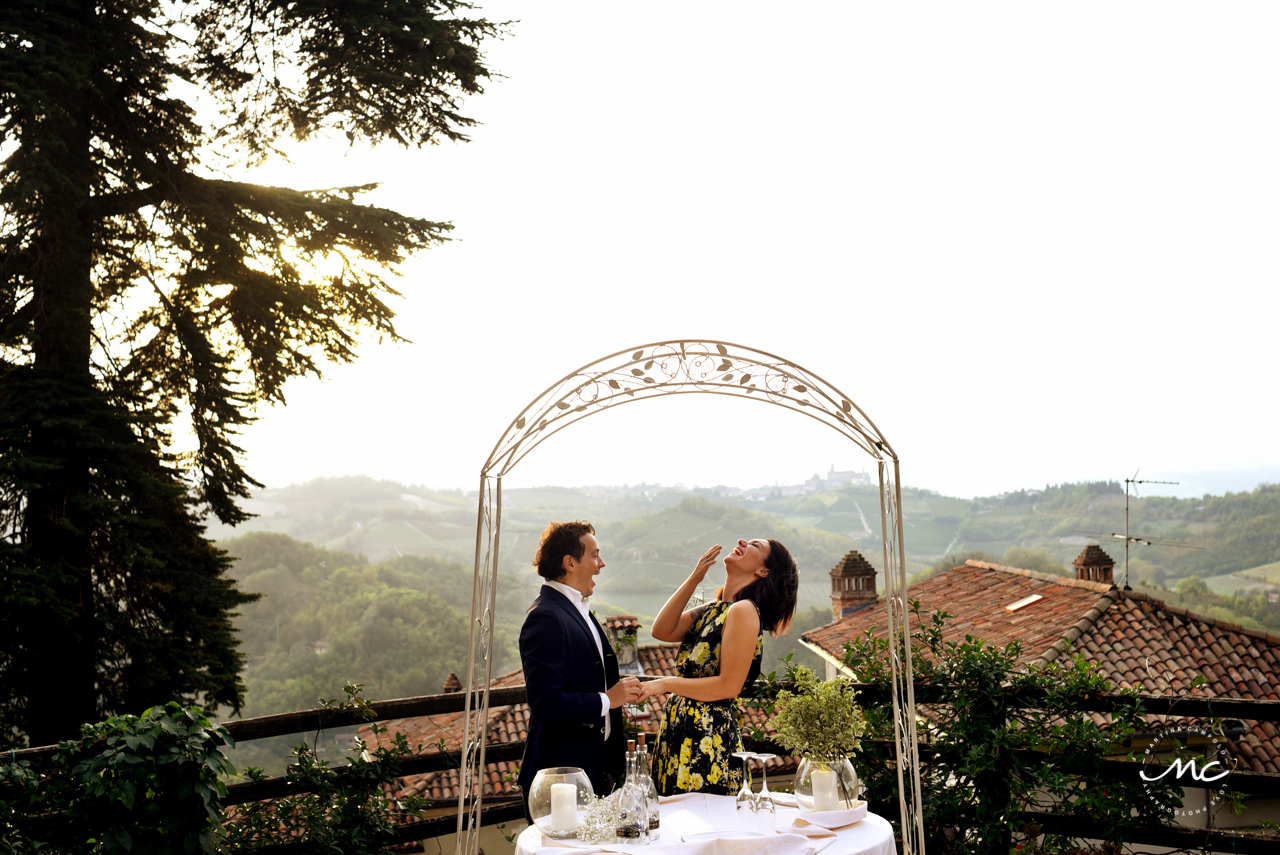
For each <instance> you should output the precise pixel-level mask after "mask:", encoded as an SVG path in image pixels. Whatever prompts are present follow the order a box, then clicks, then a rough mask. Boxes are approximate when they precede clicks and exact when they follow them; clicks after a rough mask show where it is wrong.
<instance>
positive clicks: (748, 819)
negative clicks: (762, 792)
mask: <svg viewBox="0 0 1280 855" xmlns="http://www.w3.org/2000/svg"><path fill="white" fill-rule="evenodd" d="M733 756H734V757H737V758H738V759H739V760H741V761H742V786H741V787H740V788H739V789H738V796H737V799H736V800H735V801H734V813H735V815H736V816H737V818H738V827H739V828H741V829H742V830H743V831H755V825H756V816H755V814H756V796H755V793H753V792H751V766H750V764H748V763H747V760H749V759H750V758H752V757H754V756H755V755H754V754H752V753H751V752H750V751H735V752H733Z"/></svg>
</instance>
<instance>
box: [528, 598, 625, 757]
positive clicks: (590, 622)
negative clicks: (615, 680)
mask: <svg viewBox="0 0 1280 855" xmlns="http://www.w3.org/2000/svg"><path fill="white" fill-rule="evenodd" d="M542 584H543V585H544V586H545V587H548V588H551V589H553V590H556V591H559V592H560V593H562V594H564V595H565V597H566V598H567V599H568V600H569V602H571V603H573V607H574V608H575V609H577V610H578V614H580V615H582V622H583V623H584V624H585V625H586V627H587V634H588V635H590V636H591V640H592V641H594V642H595V643H596V653H598V654H599V655H600V667H601V669H603V668H604V647H602V646H601V644H600V633H599V632H597V631H596V627H595V620H594V619H593V618H592V617H591V598H590V597H584V596H582V592H581V591H579V590H578V589H577V588H571V587H569V586H568V585H566V584H565V583H564V582H553V581H551V580H550V579H543V580H542ZM600 715H602V716H604V738H605V739H608V738H609V734H610V732H611V731H612V730H613V725H612V723H611V722H610V721H609V696H608V695H606V694H605V693H604V692H601V693H600Z"/></svg>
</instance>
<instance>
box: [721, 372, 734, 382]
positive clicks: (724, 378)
mask: <svg viewBox="0 0 1280 855" xmlns="http://www.w3.org/2000/svg"><path fill="white" fill-rule="evenodd" d="M720 379H721V380H723V381H724V382H726V383H728V382H729V381H730V380H732V379H733V375H732V374H726V375H724V376H723V377H721V378H720Z"/></svg>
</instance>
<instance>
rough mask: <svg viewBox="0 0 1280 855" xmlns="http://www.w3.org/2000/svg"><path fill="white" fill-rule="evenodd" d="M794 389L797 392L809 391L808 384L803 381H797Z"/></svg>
mask: <svg viewBox="0 0 1280 855" xmlns="http://www.w3.org/2000/svg"><path fill="white" fill-rule="evenodd" d="M796 391H797V392H808V391H809V387H808V386H805V385H804V384H803V383H797V384H796Z"/></svg>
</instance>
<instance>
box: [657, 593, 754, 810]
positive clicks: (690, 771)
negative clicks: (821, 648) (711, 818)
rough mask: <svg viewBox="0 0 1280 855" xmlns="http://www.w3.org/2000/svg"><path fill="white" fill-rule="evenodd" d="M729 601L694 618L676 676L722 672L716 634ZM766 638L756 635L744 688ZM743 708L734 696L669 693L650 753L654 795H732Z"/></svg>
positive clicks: (738, 778)
mask: <svg viewBox="0 0 1280 855" xmlns="http://www.w3.org/2000/svg"><path fill="white" fill-rule="evenodd" d="M730 605H732V603H723V602H714V603H711V604H709V605H708V606H706V607H705V608H704V609H703V610H702V612H701V614H699V615H698V617H697V618H696V619H695V620H694V622H693V626H692V627H690V628H689V632H688V633H686V634H685V637H684V641H683V642H681V644H680V654H679V656H677V657H676V674H677V676H680V677H715V676H716V675H718V674H719V673H720V638H721V636H723V635H724V619H725V615H726V614H727V613H728V611H729V606H730ZM763 649H764V636H763V635H757V636H756V651H755V656H754V657H753V658H752V660H751V669H750V670H749V671H748V672H747V681H746V683H744V684H743V685H744V687H745V686H750V685H751V684H752V683H754V682H755V681H756V678H757V677H759V676H760V654H761V652H762V651H763ZM741 750H742V709H741V708H740V707H739V705H738V699H737V698H728V699H726V700H723V701H710V702H707V701H695V700H692V699H690V698H686V697H682V696H681V695H668V696H667V706H666V709H665V710H664V711H663V715H662V726H661V727H660V728H659V729H658V741H657V744H656V745H655V746H654V751H653V780H654V782H655V783H656V784H657V786H658V794H659V795H663V796H671V795H675V794H676V793H691V792H703V793H712V794H717V795H732V794H734V793H736V792H737V791H738V788H739V787H741V786H742V761H740V760H739V759H738V758H737V757H734V756H733V752H735V751H741Z"/></svg>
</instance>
